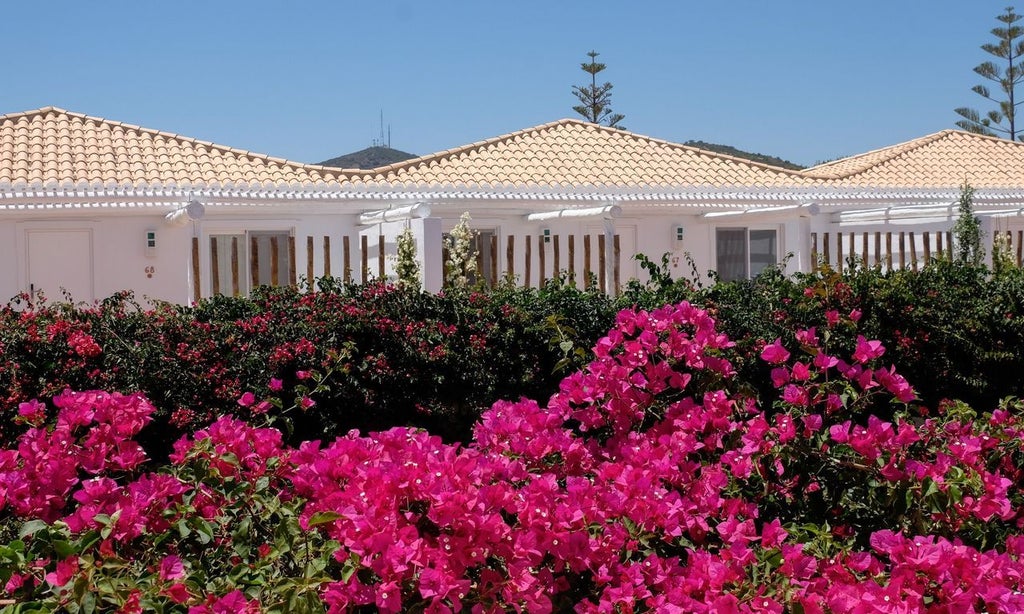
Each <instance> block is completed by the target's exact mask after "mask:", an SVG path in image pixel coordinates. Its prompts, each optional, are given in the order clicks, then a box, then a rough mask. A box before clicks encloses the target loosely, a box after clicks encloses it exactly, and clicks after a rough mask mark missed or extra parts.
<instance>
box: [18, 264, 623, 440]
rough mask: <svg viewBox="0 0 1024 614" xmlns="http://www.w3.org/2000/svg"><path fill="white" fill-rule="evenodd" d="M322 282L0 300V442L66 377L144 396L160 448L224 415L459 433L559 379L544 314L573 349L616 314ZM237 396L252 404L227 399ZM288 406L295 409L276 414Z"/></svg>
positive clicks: (588, 300) (604, 308) (567, 291)
mask: <svg viewBox="0 0 1024 614" xmlns="http://www.w3.org/2000/svg"><path fill="white" fill-rule="evenodd" d="M320 289H321V290H322V291H320V292H316V293H313V294H304V293H300V292H298V291H296V290H294V289H287V288H281V289H268V288H262V289H260V291H258V292H257V293H256V294H255V295H254V296H253V298H251V299H250V298H233V297H215V298H211V299H205V300H203V301H201V302H199V303H198V304H196V305H194V306H191V307H175V306H170V305H162V306H159V307H157V308H155V309H152V310H143V309H142V308H141V307H140V306H139V305H137V304H136V303H135V302H134V301H133V300H132V298H131V297H130V296H128V295H117V296H114V297H111V298H110V299H108V300H106V301H104V302H103V303H101V304H98V305H96V306H95V307H90V308H73V307H69V306H67V305H54V306H49V307H47V306H43V307H39V306H37V307H36V308H33V309H20V308H19V306H18V305H8V306H7V307H6V308H0V351H2V352H3V354H4V357H5V360H4V361H3V363H2V364H0V390H2V391H3V392H2V393H0V443H4V444H8V445H9V444H12V443H13V442H14V441H15V440H16V438H17V436H18V435H19V434H20V432H21V430H22V429H20V428H14V427H12V425H13V421H12V418H13V417H14V415H15V414H16V412H17V408H18V405H19V404H20V403H23V402H26V401H28V400H30V399H33V398H39V399H44V400H46V399H50V398H53V397H54V396H56V395H58V394H60V393H61V392H62V391H63V390H64V389H66V388H71V389H74V390H88V389H103V390H118V391H126V392H127V391H140V392H142V393H144V394H145V395H146V397H147V398H149V399H150V400H151V401H152V402H153V404H154V405H155V406H156V407H157V408H158V409H157V411H156V412H155V413H154V415H153V422H152V425H151V426H149V427H148V428H146V429H145V430H144V431H143V432H142V433H141V434H140V436H139V441H140V442H141V443H142V444H143V446H144V447H145V448H146V450H147V451H149V452H150V453H151V454H153V455H154V456H156V457H158V458H164V457H166V454H167V453H168V452H169V450H170V445H171V443H173V441H174V440H175V439H177V438H178V437H179V436H181V435H182V434H185V433H189V432H191V431H192V430H194V429H197V428H200V427H202V426H205V425H207V424H209V423H210V422H211V421H212V420H213V419H214V418H215V417H216V416H218V415H220V414H223V413H225V412H231V413H234V414H236V415H239V416H240V417H243V418H247V419H248V418H250V417H252V416H253V415H255V414H260V415H261V417H263V416H265V417H266V418H268V419H274V420H277V423H278V424H280V425H281V426H282V428H283V429H284V430H285V432H286V434H287V436H288V439H289V441H291V442H293V443H295V442H298V441H301V440H304V439H312V438H320V437H324V436H329V435H331V434H340V433H345V432H347V431H348V430H350V429H353V428H358V429H362V430H363V431H364V432H368V431H370V430H379V429H386V428H389V427H391V426H395V425H412V426H420V427H426V428H429V429H430V430H431V431H432V432H435V433H437V434H440V435H442V436H443V437H445V439H446V440H450V441H451V440H462V441H464V440H467V439H468V438H469V437H470V433H471V429H472V425H473V423H474V422H475V421H476V420H477V419H478V418H479V416H480V413H481V412H482V411H483V410H484V409H486V408H487V407H488V406H489V405H490V403H491V402H493V400H494V399H496V398H503V397H504V398H515V397H518V396H519V395H522V394H526V395H529V396H534V397H538V398H540V397H546V396H549V395H550V394H552V393H553V392H555V391H556V390H557V388H558V380H559V379H560V375H559V376H556V375H554V374H553V371H554V368H555V365H556V364H558V363H559V361H560V360H561V359H562V357H563V356H562V353H561V352H560V351H559V349H558V347H557V346H556V345H552V344H551V343H550V340H551V339H552V337H554V333H553V332H552V330H551V329H550V327H549V325H548V321H549V318H550V317H551V316H558V317H559V318H563V319H565V320H568V321H571V322H573V326H572V329H571V330H570V329H566V328H563V329H562V331H561V332H562V333H563V334H565V333H566V332H567V331H569V332H571V333H572V334H571V335H570V336H569V340H570V341H572V342H574V343H575V345H576V347H589V346H590V345H591V344H592V343H593V341H594V340H595V339H597V338H598V337H599V336H600V335H601V334H602V333H603V331H604V330H607V327H608V325H609V323H610V322H611V320H612V318H613V316H614V311H613V309H612V306H611V301H610V300H609V299H608V298H607V297H605V296H602V295H601V294H600V293H597V292H596V291H595V292H585V291H581V290H577V289H575V288H572V287H570V286H568V285H564V284H558V283H554V282H552V283H551V284H549V285H547V286H546V287H545V288H542V289H540V290H529V289H517V288H513V287H510V286H501V287H499V288H497V289H494V290H492V291H489V292H487V293H479V292H470V291H458V290H452V291H448V292H446V293H444V294H441V295H431V294H425V293H421V292H419V291H417V290H415V289H414V288H400V287H395V286H390V285H384V284H370V285H365V286H343V285H338V284H335V283H334V282H333V280H330V279H326V280H321V288H320ZM584 362H585V357H576V356H573V360H572V361H570V363H571V365H570V366H574V367H576V368H578V367H579V366H580V365H582V364H583V363H584ZM271 382H276V384H274V386H273V387H272V386H271ZM314 391H315V392H314ZM246 394H248V395H250V397H251V398H252V402H250V403H248V404H245V405H239V404H238V403H237V400H238V399H239V398H240V397H242V396H243V395H246ZM311 402H313V403H315V404H310V403H311ZM292 405H298V406H299V407H301V408H302V409H303V410H302V411H295V412H292V413H291V414H290V415H289V416H287V419H286V420H282V415H281V412H282V410H283V408H285V407H289V406H292Z"/></svg>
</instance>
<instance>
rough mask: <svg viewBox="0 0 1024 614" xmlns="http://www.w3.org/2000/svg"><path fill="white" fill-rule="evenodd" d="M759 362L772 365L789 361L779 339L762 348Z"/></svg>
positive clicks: (787, 353)
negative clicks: (762, 361)
mask: <svg viewBox="0 0 1024 614" xmlns="http://www.w3.org/2000/svg"><path fill="white" fill-rule="evenodd" d="M761 360H764V361H765V362H767V363H768V364H772V365H777V364H781V363H784V362H786V361H787V360H789V352H788V351H787V350H786V348H784V347H782V339H781V338H779V339H776V340H775V341H773V342H772V343H769V344H768V345H766V346H764V349H763V350H761Z"/></svg>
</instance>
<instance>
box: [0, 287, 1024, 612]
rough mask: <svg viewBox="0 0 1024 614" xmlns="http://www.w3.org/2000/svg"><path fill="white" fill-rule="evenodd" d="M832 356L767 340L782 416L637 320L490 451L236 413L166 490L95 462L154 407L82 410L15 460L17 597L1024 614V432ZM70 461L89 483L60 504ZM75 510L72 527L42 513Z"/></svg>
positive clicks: (5, 480)
mask: <svg viewBox="0 0 1024 614" xmlns="http://www.w3.org/2000/svg"><path fill="white" fill-rule="evenodd" d="M842 318H843V317H842V316H840V319H842ZM839 323H840V322H837V325H838V324H839ZM846 324H848V325H850V326H854V325H855V323H852V322H846ZM823 332H824V331H823V330H819V329H816V328H809V329H800V330H796V331H793V336H794V338H795V339H796V340H797V342H798V343H796V344H793V345H790V344H786V343H783V342H782V340H781V339H776V340H774V341H771V342H769V343H766V344H764V346H763V347H762V349H761V350H760V352H759V357H758V359H759V360H761V361H762V362H763V363H764V364H765V365H766V366H767V368H768V369H769V371H770V374H771V375H770V378H771V382H772V386H773V387H774V388H775V389H776V390H778V395H777V398H776V399H775V400H774V402H773V403H772V405H771V406H770V407H768V406H763V405H759V404H758V402H757V400H756V399H755V398H754V397H753V396H751V395H750V394H749V393H747V392H745V391H744V390H745V387H744V386H743V385H742V383H741V382H737V380H736V379H735V369H734V366H733V364H732V361H731V358H732V356H733V355H734V353H735V351H736V347H735V346H734V344H733V342H732V341H730V340H729V339H728V337H726V336H725V335H724V334H722V333H721V332H719V331H718V330H717V328H716V323H715V321H714V320H713V318H712V317H711V316H710V314H709V313H708V312H707V311H705V310H702V309H699V308H697V307H695V306H693V305H691V304H689V303H685V302H684V303H681V304H679V305H677V306H669V307H663V308H659V309H657V310H653V311H642V310H626V311H623V312H621V313H619V315H618V316H617V319H616V322H615V325H614V327H613V328H612V329H611V330H610V331H609V332H608V334H607V335H606V336H605V337H603V338H602V339H601V340H599V341H598V342H597V344H596V345H595V347H594V350H593V352H594V359H593V361H591V362H590V363H589V364H588V365H587V366H586V367H585V368H584V369H582V370H580V371H579V372H576V373H574V374H572V375H570V376H569V377H567V378H565V379H564V380H563V381H562V383H561V386H560V390H559V392H558V393H557V394H556V395H555V396H553V397H552V398H551V399H550V401H549V402H548V403H547V404H546V406H541V405H540V404H538V403H537V402H535V401H530V400H528V399H525V398H524V399H521V400H519V401H515V402H511V401H502V402H498V403H496V404H495V405H494V406H493V407H492V408H491V409H490V410H488V411H487V412H485V413H484V415H483V417H482V419H481V420H480V422H479V423H478V424H477V426H476V428H475V431H474V437H473V440H472V442H471V443H469V444H468V445H466V446H462V445H459V444H449V443H444V442H443V441H442V440H441V439H440V438H438V437H436V436H432V435H430V434H428V433H426V432H423V431H417V430H410V429H403V428H396V429H390V430H387V431H384V432H381V433H377V434H375V435H372V436H370V437H362V436H359V435H358V433H355V432H352V433H349V434H348V435H345V436H343V437H340V438H337V439H335V440H333V441H331V442H327V443H323V442H319V441H309V442H305V443H303V444H301V445H299V446H297V447H289V446H286V445H285V444H284V443H283V439H282V436H281V433H280V432H278V431H276V430H274V429H267V428H256V427H253V426H250V425H247V424H245V423H243V422H240V421H238V420H237V419H234V418H230V417H224V418H220V419H218V420H216V421H215V422H214V423H213V424H211V425H210V426H209V428H207V429H204V430H201V431H198V432H197V433H195V435H194V436H191V437H186V438H183V439H182V440H180V441H179V442H178V443H177V444H176V445H175V450H174V453H173V454H172V455H171V465H170V466H168V467H165V468H163V469H160V470H158V471H155V472H151V473H141V472H140V470H139V465H138V464H137V463H135V461H134V460H131V461H125V460H123V459H122V457H121V456H119V455H118V453H119V452H120V451H121V449H122V447H121V444H122V443H124V442H125V441H126V440H124V439H123V438H124V437H129V436H131V435H132V434H133V433H135V432H137V429H136V428H135V426H131V427H126V428H124V429H122V430H120V431H118V432H117V433H116V434H110V435H105V436H103V437H100V438H99V441H102V442H105V443H106V444H107V445H106V447H105V448H104V449H105V450H108V451H109V453H108V454H106V455H104V456H103V459H100V460H96V459H90V464H88V466H86V463H85V462H84V461H83V456H82V451H83V450H86V449H87V448H88V447H89V446H87V445H85V441H86V440H87V439H88V438H90V437H93V436H92V435H91V431H92V430H96V429H99V430H103V427H104V425H107V426H110V425H111V424H115V423H117V421H116V420H112V419H110V418H109V417H108V416H113V415H121V414H126V415H128V416H130V417H131V419H130V420H129V423H130V424H132V425H139V423H140V422H142V421H144V420H145V415H146V414H147V412H149V411H151V408H150V407H149V406H148V404H146V403H145V402H144V401H143V400H142V399H141V398H140V397H130V398H129V400H128V401H125V400H123V399H124V398H122V397H117V396H105V395H102V394H100V393H85V394H79V395H76V394H74V393H68V395H66V396H64V397H60V399H61V400H60V402H59V404H58V411H57V415H56V416H55V421H56V422H55V426H54V427H53V429H52V431H51V430H49V429H43V428H41V427H38V426H37V427H33V429H32V430H30V431H29V432H28V433H26V435H24V436H23V438H22V440H21V442H20V445H19V447H18V449H16V450H9V451H7V452H5V455H4V456H3V457H2V458H3V462H2V465H0V484H3V485H5V486H4V488H5V490H3V491H0V493H2V496H3V498H2V499H0V500H2V501H3V502H4V504H5V505H7V506H13V505H15V503H14V502H13V500H12V499H11V498H10V497H9V496H8V494H7V493H8V492H10V491H9V490H8V489H9V488H10V486H8V485H11V484H21V483H26V484H27V486H26V487H25V488H26V489H27V490H25V491H23V492H26V493H29V499H30V500H33V501H37V503H35V504H33V505H32V506H30V507H29V508H27V509H23V510H22V509H18V510H16V512H17V514H18V515H19V516H21V517H24V518H28V519H29V521H28V522H27V524H25V525H24V526H23V527H22V528H21V530H20V531H19V535H20V538H19V539H15V540H12V541H11V542H9V543H8V544H7V545H6V546H4V547H2V548H0V580H2V581H3V582H4V583H5V590H6V591H7V593H8V594H9V595H10V597H11V598H12V599H14V600H15V601H16V602H17V603H18V604H19V606H25V607H26V608H27V607H35V608H37V609H40V610H47V611H50V610H54V609H64V610H69V611H75V610H79V611H81V610H93V609H102V610H105V611H114V610H118V611H123V612H138V611H142V610H143V609H146V610H149V609H154V610H158V611H182V612H183V611H190V612H226V611H267V612H278V611H323V610H324V609H327V610H328V611H330V612H349V611H381V612H400V611H414V612H461V611H525V612H551V611H577V612H644V611H658V612H784V611H789V612H996V611H998V612H1013V611H1021V610H1022V609H1024V591H1022V580H1021V579H1022V578H1024V537H1021V535H1020V527H1021V524H1022V523H1024V507H1022V504H1024V500H1022V495H1021V490H1020V487H1021V486H1022V481H1024V475H1022V470H1021V469H1020V467H1021V466H1024V458H1022V456H1021V454H1022V452H1021V440H1022V434H1024V418H1022V416H1021V411H1020V409H1021V408H1020V407H1018V406H1016V405H1015V404H1012V403H1011V404H1008V405H1006V406H1005V407H1003V408H1000V409H997V410H995V411H992V412H991V413H987V414H984V415H981V416H975V415H974V414H973V412H972V411H971V410H970V409H969V408H967V407H964V406H960V405H950V406H947V407H945V408H943V409H942V410H941V411H936V412H934V413H933V412H929V411H927V410H925V409H924V408H922V407H919V406H917V405H916V404H915V403H914V400H915V396H916V395H915V392H914V390H913V388H912V387H911V386H910V384H909V383H908V382H907V381H906V380H905V379H904V378H903V377H902V376H900V375H899V374H898V373H897V372H896V371H895V370H894V369H893V368H892V367H891V365H889V364H887V363H886V362H884V358H885V357H886V356H887V350H886V349H885V348H884V346H883V345H882V344H881V343H879V342H878V341H876V340H873V339H869V338H865V337H862V336H858V337H856V339H855V347H854V349H853V351H852V352H851V353H850V355H848V356H841V355H838V354H837V353H836V352H834V350H833V348H832V345H831V343H830V341H829V339H828V338H827V337H826V335H824V334H823ZM114 406H116V407H118V408H125V409H118V410H116V411H115V410H113V409H110V408H111V407H114ZM880 407H886V408H887V414H888V415H889V416H891V417H887V418H884V419H883V418H880V417H878V416H877V415H875V414H874V413H873V411H872V410H873V409H874V408H880ZM90 408H92V409H90ZM101 408H102V409H101ZM129 408H130V409H129ZM118 412H120V413H118ZM23 413H24V415H25V416H26V418H25V419H26V420H31V421H33V423H34V424H40V420H42V419H43V417H44V416H48V415H49V410H47V409H45V408H43V407H40V406H39V405H37V404H33V405H26V406H25V407H24V408H23ZM61 424H75V425H78V427H80V428H78V430H75V429H72V430H70V431H66V432H65V431H61V426H60V425H61ZM58 432H62V433H63V435H61V436H58V437H48V436H46V434H47V433H58ZM72 438H77V439H76V440H74V441H72ZM130 449H131V448H130V447H125V450H126V451H130ZM129 458H134V457H132V456H131V455H129ZM47 459H49V460H53V459H57V460H59V462H62V463H64V464H66V465H68V466H70V467H73V470H70V471H69V472H68V473H67V477H66V478H65V479H64V480H63V481H61V483H60V484H59V485H57V486H50V485H44V484H39V483H38V482H39V481H40V480H39V479H38V476H40V475H42V472H41V471H40V467H42V466H44V465H45V462H47ZM119 459H121V460H119ZM53 488H58V489H59V492H60V493H63V494H64V495H70V496H64V497H63V499H62V500H63V502H64V505H63V506H61V505H60V504H59V502H57V501H56V500H55V499H53V498H52V497H49V498H48V497H47V496H45V494H44V495H43V496H35V495H33V494H32V493H36V492H39V493H47V492H51V491H52V489H53ZM143 493H145V496H142V494H143ZM23 496H24V495H21V494H19V498H20V497H23ZM28 604H33V605H32V606H29V605H28ZM11 607H12V608H14V607H18V606H11Z"/></svg>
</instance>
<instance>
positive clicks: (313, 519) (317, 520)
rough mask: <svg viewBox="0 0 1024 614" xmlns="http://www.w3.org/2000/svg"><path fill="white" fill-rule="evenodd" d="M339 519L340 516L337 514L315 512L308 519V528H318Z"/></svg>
mask: <svg viewBox="0 0 1024 614" xmlns="http://www.w3.org/2000/svg"><path fill="white" fill-rule="evenodd" d="M339 518H341V514H339V513H338V512H331V511H323V512H317V513H315V514H313V515H312V516H310V517H309V526H310V527H315V526H319V525H322V524H327V523H328V522H334V521H335V520H337V519H339Z"/></svg>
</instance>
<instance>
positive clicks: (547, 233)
mask: <svg viewBox="0 0 1024 614" xmlns="http://www.w3.org/2000/svg"><path fill="white" fill-rule="evenodd" d="M541 234H542V235H543V236H544V242H545V243H551V229H550V228H545V229H544V230H543V231H541Z"/></svg>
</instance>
